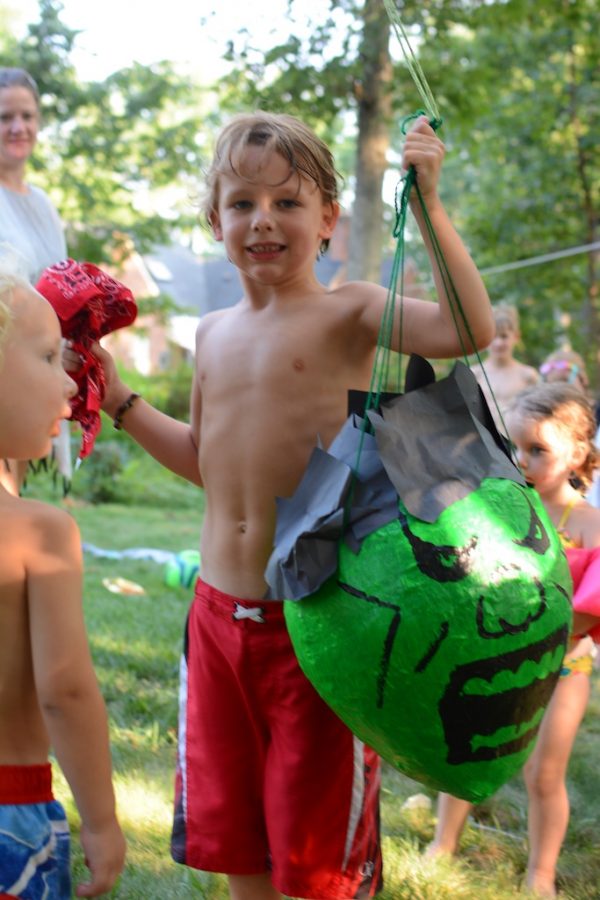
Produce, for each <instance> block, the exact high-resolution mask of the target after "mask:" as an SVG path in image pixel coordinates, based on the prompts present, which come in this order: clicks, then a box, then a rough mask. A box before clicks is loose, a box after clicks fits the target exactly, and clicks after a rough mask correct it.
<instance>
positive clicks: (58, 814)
mask: <svg viewBox="0 0 600 900" xmlns="http://www.w3.org/2000/svg"><path fill="white" fill-rule="evenodd" d="M75 390H76V388H75V384H74V382H73V381H72V379H71V378H69V376H68V375H67V374H66V372H65V371H64V369H63V366H62V360H61V335H60V327H59V323H58V319H57V317H56V315H55V313H54V311H53V309H52V307H51V306H50V304H49V303H47V301H46V300H44V298H43V297H41V296H40V295H39V294H38V293H37V292H36V291H35V290H34V289H33V288H32V287H31V286H30V285H29V284H28V283H27V282H26V281H23V280H21V279H20V278H19V277H18V276H17V275H16V274H13V273H11V271H10V267H9V265H8V264H7V263H5V262H4V261H0V459H6V458H7V457H10V458H12V459H21V460H27V459H39V458H40V457H43V456H45V455H46V454H47V453H48V452H49V450H50V446H51V441H52V438H53V437H54V436H55V435H57V434H58V430H59V425H60V422H61V420H62V419H65V418H68V417H69V416H70V408H69V403H68V401H69V398H70V397H71V396H73V394H74V392H75ZM9 487H10V486H9ZM0 534H1V535H2V539H1V541H0V894H1V895H2V896H3V897H4V896H15V897H21V896H23V897H27V898H28V900H29V898H30V900H38V898H39V900H43V898H47V897H48V898H52V900H68V898H70V897H71V896H72V894H71V885H70V869H69V828H68V823H67V820H66V817H65V814H64V810H63V809H62V806H61V805H60V804H59V803H58V802H57V801H56V800H54V798H53V795H52V785H51V768H50V763H49V762H48V754H49V750H50V747H52V749H53V751H54V753H55V754H56V757H57V759H58V762H59V764H60V766H61V768H62V770H63V772H64V774H65V777H66V779H67V781H68V783H69V786H70V788H71V790H72V792H73V796H74V798H75V802H76V804H77V808H78V810H79V814H80V816H81V844H82V847H83V851H84V853H85V858H86V863H87V865H88V866H89V869H90V874H91V877H90V880H89V882H87V883H83V884H80V885H78V887H77V890H76V894H77V896H78V897H96V896H98V895H100V894H102V893H104V892H106V891H108V890H109V889H110V888H111V886H112V885H113V884H114V882H115V879H116V878H117V876H118V874H119V872H120V871H121V869H122V867H123V863H124V856H125V842H124V839H123V835H122V833H121V829H120V828H119V825H118V823H117V820H116V817H115V798H114V794H113V788H112V783H111V760H110V751H109V745H108V727H107V717H106V710H105V707H104V703H103V700H102V697H101V695H100V691H99V689H98V684H97V681H96V676H95V674H94V670H93V668H92V661H91V658H90V653H89V649H88V644H87V639H86V633H85V626H84V619H83V610H82V603H81V590H82V561H81V542H80V536H79V531H78V529H77V525H76V524H75V522H74V521H73V519H72V518H71V517H70V516H69V515H68V514H67V513H65V512H64V511H63V510H60V509H57V508H55V507H53V506H50V505H48V504H44V503H40V502H38V501H35V500H23V499H21V498H19V497H17V496H14V494H13V493H12V492H11V490H10V489H8V490H7V488H6V486H4V485H3V484H1V483H0Z"/></svg>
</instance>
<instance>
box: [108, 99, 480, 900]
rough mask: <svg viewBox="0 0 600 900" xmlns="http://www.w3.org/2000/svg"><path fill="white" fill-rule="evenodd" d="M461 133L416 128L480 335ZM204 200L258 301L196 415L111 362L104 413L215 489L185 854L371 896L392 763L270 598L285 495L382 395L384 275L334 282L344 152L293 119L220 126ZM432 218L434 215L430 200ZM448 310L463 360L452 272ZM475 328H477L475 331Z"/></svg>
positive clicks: (406, 330) (237, 312)
mask: <svg viewBox="0 0 600 900" xmlns="http://www.w3.org/2000/svg"><path fill="white" fill-rule="evenodd" d="M443 155H444V147H443V144H442V143H441V141H440V140H439V139H438V138H437V136H436V135H435V133H434V132H433V130H432V129H431V128H430V127H429V125H428V123H427V121H426V119H425V118H424V117H423V118H420V119H419V120H418V121H417V122H416V124H415V127H414V128H413V130H412V131H411V132H410V133H409V135H408V136H407V139H406V144H405V149H404V165H405V166H406V167H408V166H410V165H414V166H415V168H416V172H417V178H418V183H419V187H420V189H421V192H422V194H423V196H424V198H425V202H426V204H427V209H428V213H429V218H430V220H431V223H432V225H433V227H434V229H435V232H436V235H437V238H438V240H439V243H440V246H441V250H442V252H443V255H444V258H445V260H446V263H447V265H448V267H449V270H450V275H451V281H452V282H453V284H454V285H455V286H456V288H457V290H458V292H459V294H460V297H461V300H462V304H463V307H464V309H465V312H466V315H467V317H468V320H469V323H470V326H471V331H472V334H473V336H474V340H475V342H476V345H477V346H478V347H484V346H486V345H487V344H488V343H489V342H490V340H491V338H492V336H493V322H492V316H491V311H490V306H489V300H488V297H487V294H486V291H485V288H484V286H483V283H482V281H481V278H480V277H479V274H478V272H477V269H476V267H475V265H474V263H473V262H472V260H471V259H470V257H469V255H468V253H467V251H466V249H465V247H464V245H463V244H462V242H461V240H460V238H459V237H458V235H457V234H456V232H455V231H454V228H453V227H452V225H451V223H450V221H449V219H448V217H447V215H446V213H445V211H444V208H443V206H442V204H441V202H440V200H439V197H438V194H437V184H438V177H439V173H440V168H441V164H442V159H443ZM205 211H206V214H207V217H208V220H209V222H210V224H211V227H212V230H213V234H214V236H215V238H216V239H217V240H218V241H223V242H224V244H225V249H226V251H227V255H228V256H229V258H230V259H231V260H232V261H233V263H234V264H235V265H236V267H237V268H238V271H239V273H240V277H241V281H242V285H243V296H242V297H241V299H240V301H239V302H238V303H237V305H236V306H234V307H233V308H231V309H226V310H222V311H218V312H214V313H210V314H209V315H207V316H205V317H204V318H203V319H202V321H201V322H200V325H199V327H198V331H197V335H196V369H195V375H194V379H193V384H192V391H191V410H190V423H189V425H188V424H184V423H182V422H176V421H174V420H173V419H170V418H169V417H167V416H165V415H163V414H161V413H160V412H158V411H157V410H155V409H153V408H152V407H151V406H149V405H148V404H147V403H145V402H144V400H143V399H138V400H136V401H135V402H133V403H132V404H129V405H128V397H129V395H130V391H129V389H128V388H127V387H126V386H125V385H124V384H123V383H122V382H120V381H119V379H118V377H117V375H116V371H115V368H114V365H113V364H112V361H111V359H110V356H109V355H108V354H107V353H106V352H105V351H103V350H102V349H101V348H98V351H97V352H98V355H99V357H100V359H101V360H102V362H103V364H104V366H105V369H106V373H107V378H108V385H107V392H106V396H105V400H104V409H105V411H106V412H108V413H109V414H110V415H111V416H113V417H116V418H117V424H118V425H122V427H123V428H124V429H125V430H126V431H127V432H128V433H129V434H130V435H131V436H132V437H133V438H134V439H135V440H136V441H137V442H138V443H140V444H141V445H142V446H143V447H144V448H145V449H146V450H148V451H149V452H150V453H151V454H152V455H153V456H154V457H155V458H156V459H157V460H159V462H161V463H162V464H163V465H165V466H167V467H168V468H170V469H171V470H172V471H174V472H176V473H178V474H179V475H181V476H183V477H184V478H187V479H189V480H190V481H192V482H195V483H196V484H199V485H202V486H203V487H204V490H205V491H206V515H205V519H204V524H203V528H202V536H201V554H202V570H201V578H200V580H199V583H198V586H197V590H196V597H195V599H194V602H193V604H192V607H191V609H190V614H189V618H188V624H187V630H186V641H185V654H184V658H183V661H182V689H181V698H182V703H181V710H180V713H181V715H180V746H179V764H178V772H177V782H176V808H175V824H174V830H173V841H172V852H173V855H174V857H175V859H177V860H178V861H179V862H182V863H185V864H187V865H190V866H193V867H195V868H199V869H205V870H209V871H216V872H223V873H226V874H227V875H228V876H229V887H230V892H231V897H232V898H234V900H279V898H281V896H282V894H287V895H289V896H293V897H302V898H307V897H311V898H320V900H341V898H351V897H356V898H363V897H365V898H366V897H371V896H373V895H374V894H375V893H376V891H377V889H378V886H379V884H380V878H381V855H380V849H379V830H378V787H379V767H378V759H377V757H376V755H375V754H374V753H373V751H371V750H370V749H369V748H367V747H364V746H363V745H362V744H361V743H360V742H359V741H358V740H357V739H356V738H354V737H353V735H352V734H351V733H350V732H349V731H348V730H347V729H346V727H345V726H344V725H342V723H341V722H340V721H339V720H338V719H337V718H336V717H335V716H334V715H333V713H331V712H330V711H329V709H328V708H327V707H325V705H324V704H323V703H322V701H321V700H320V699H319V697H318V696H317V695H316V693H315V692H314V690H313V689H312V687H311V686H310V685H309V684H308V682H307V681H306V679H305V678H304V676H303V675H302V673H301V671H300V669H299V667H298V664H297V662H296V659H295V656H294V653H293V650H292V648H291V645H290V642H289V638H288V636H287V632H286V630H285V623H284V620H283V614H282V603H281V602H279V601H271V600H269V601H267V600H264V597H265V593H266V583H265V580H264V571H265V566H266V563H267V560H268V558H269V555H270V553H271V550H272V547H273V535H274V527H275V498H276V497H278V496H289V495H291V494H292V493H293V492H294V490H295V488H296V486H297V485H298V483H299V481H300V478H301V477H302V475H303V473H304V470H305V467H306V465H307V462H308V459H309V455H310V453H311V451H312V450H313V448H314V447H315V445H316V444H317V442H318V441H319V440H320V441H322V442H323V444H324V445H325V446H327V445H328V444H329V443H330V442H331V441H332V439H333V438H334V436H335V435H336V434H337V432H338V430H339V429H340V427H341V426H342V424H343V422H344V421H345V418H346V415H347V394H348V390H349V389H351V388H356V389H359V390H367V389H368V386H369V382H370V376H371V369H372V366H373V359H374V353H375V349H376V344H377V337H378V332H379V325H380V321H381V317H382V313H383V310H384V305H385V301H386V294H387V292H386V290H385V288H383V287H381V286H379V285H376V284H370V283H366V282H363V283H349V284H343V285H341V286H340V287H338V288H336V289H334V290H328V289H327V288H326V287H325V286H323V285H322V284H320V283H319V281H318V280H317V278H316V276H315V273H314V263H315V260H316V258H317V256H318V254H319V252H320V250H322V249H323V248H324V247H326V246H327V243H328V241H329V239H330V237H331V235H332V233H333V229H334V227H335V224H336V220H337V217H338V211H339V208H338V202H337V184H336V171H335V167H334V163H333V159H332V157H331V154H330V152H329V150H328V148H327V147H326V146H325V145H324V144H323V143H322V142H321V141H320V140H319V139H318V138H317V137H316V136H315V135H314V134H313V133H312V131H310V130H309V129H308V128H307V127H306V126H304V125H303V124H302V123H301V122H300V121H298V120H297V119H295V118H293V117H291V116H287V115H272V114H268V113H256V114H252V115H242V116H239V117H237V118H235V119H233V120H232V122H231V123H230V124H229V125H228V126H227V127H226V128H225V129H224V130H223V131H222V133H221V135H220V138H219V140H218V143H217V148H216V153H215V157H214V160H213V164H212V166H211V169H210V172H209V174H208V182H207V194H206V204H205ZM415 212H416V214H417V216H418V219H419V222H420V224H421V225H423V222H422V220H421V217H420V214H419V212H418V210H415ZM435 277H436V284H437V287H438V291H439V297H440V302H439V304H436V303H432V302H425V301H420V300H414V299H410V298H406V299H405V301H404V322H403V329H402V333H403V345H402V348H401V349H402V350H403V351H404V352H412V351H414V352H416V353H420V354H423V355H424V356H430V357H443V358H447V357H450V356H456V355H459V354H461V337H459V336H458V335H457V333H456V327H455V325H454V321H453V317H452V314H451V311H450V308H449V305H448V300H447V298H446V295H445V292H444V289H443V284H442V279H441V278H440V274H439V272H438V271H437V270H436V271H435ZM462 339H464V340H465V341H466V340H467V338H466V336H462Z"/></svg>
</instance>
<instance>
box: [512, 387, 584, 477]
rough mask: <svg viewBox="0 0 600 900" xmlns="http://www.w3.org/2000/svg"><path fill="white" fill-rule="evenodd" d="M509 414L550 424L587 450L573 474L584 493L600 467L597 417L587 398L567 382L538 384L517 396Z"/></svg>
mask: <svg viewBox="0 0 600 900" xmlns="http://www.w3.org/2000/svg"><path fill="white" fill-rule="evenodd" d="M508 412H509V413H511V414H513V415H518V416H523V418H528V419H534V420H535V421H536V422H543V421H546V420H548V421H551V422H552V423H553V424H554V425H555V426H556V427H557V428H558V429H560V431H561V432H562V433H563V434H564V435H565V436H566V437H567V438H568V439H569V440H571V441H573V443H575V444H577V443H581V444H583V445H584V446H585V447H587V454H586V458H585V460H584V462H583V464H582V465H581V466H580V468H579V469H577V471H575V472H574V473H573V475H574V476H575V479H576V481H577V484H576V485H574V486H576V487H577V488H578V489H579V490H581V491H582V492H583V491H584V490H585V489H586V488H587V487H589V485H590V484H591V483H592V478H593V475H594V470H595V469H597V468H598V467H599V466H600V451H598V449H597V447H596V444H595V437H596V427H597V426H596V417H595V416H594V410H593V408H592V405H591V403H590V402H589V400H588V399H587V397H586V395H585V394H584V393H583V392H582V391H581V390H579V388H577V387H575V386H574V385H572V384H567V382H566V381H553V382H551V383H546V382H538V383H537V384H536V385H534V386H533V387H530V388H526V389H525V390H524V391H520V393H518V394H517V395H516V397H514V399H513V401H512V403H511V404H510V407H509V409H508Z"/></svg>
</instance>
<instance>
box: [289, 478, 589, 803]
mask: <svg viewBox="0 0 600 900" xmlns="http://www.w3.org/2000/svg"><path fill="white" fill-rule="evenodd" d="M570 593H571V577H570V574H569V569H568V566H567V563H566V559H565V556H564V553H563V551H562V548H561V546H560V542H559V539H558V536H557V535H556V532H555V530H554V528H553V526H552V524H551V522H550V520H549V519H548V516H547V514H546V512H545V510H544V508H543V506H542V504H541V501H540V500H539V498H538V496H537V494H536V493H535V492H534V491H532V490H530V489H528V488H524V487H521V486H519V485H517V484H515V483H514V482H512V481H510V480H505V479H496V478H488V479H485V480H484V481H483V482H482V483H481V485H480V486H479V488H478V489H477V490H475V491H473V492H472V493H471V494H469V495H468V496H467V497H464V498H463V499H461V500H459V501H457V502H456V503H454V504H452V505H451V506H449V507H448V508H446V509H445V510H444V512H443V513H442V514H441V515H440V517H439V518H438V519H437V521H436V522H434V523H427V522H423V521H422V520H420V519H417V518H415V517H414V516H412V515H411V514H410V513H408V512H407V510H406V509H405V508H404V507H403V505H402V504H401V503H400V504H399V512H398V518H397V519H396V520H395V521H393V522H390V523H389V524H386V525H385V526H383V527H382V528H379V529H378V530H376V531H375V532H373V533H372V534H370V535H369V536H368V537H367V538H366V539H365V540H364V541H363V543H362V546H361V547H360V550H359V551H358V553H353V552H352V551H351V550H350V549H349V548H348V547H347V546H345V545H343V544H341V545H340V555H339V566H338V571H337V572H336V574H335V576H333V577H331V578H330V579H329V580H328V581H326V582H325V584H324V585H322V587H321V588H319V589H318V590H317V591H316V593H314V594H312V595H311V596H310V597H308V598H306V599H304V600H301V601H298V602H293V603H292V602H286V604H285V610H286V620H287V624H288V629H289V632H290V635H291V638H292V641H293V644H294V648H295V650H296V653H297V655H298V659H299V661H300V664H301V666H302V668H303V670H304V671H305V673H306V675H307V676H308V678H309V679H310V680H311V681H312V683H313V684H314V685H315V687H316V689H317V690H318V691H319V693H320V694H321V696H322V697H323V698H324V700H325V701H326V702H327V703H328V704H329V705H330V706H331V707H332V708H333V709H334V710H335V712H336V713H337V714H338V715H339V716H340V718H341V719H342V720H343V721H344V722H346V724H347V725H348V726H349V727H350V728H351V729H352V730H353V731H354V732H355V733H356V734H357V735H358V737H359V738H361V739H362V740H363V741H365V743H368V744H369V745H371V746H372V747H374V749H375V750H377V751H378V752H379V753H380V754H381V755H382V756H383V757H384V758H385V759H387V760H388V761H389V762H390V763H392V764H393V765H395V766H396V767H397V768H399V769H400V770H401V771H403V772H405V773H406V774H407V775H409V776H410V777H412V778H415V779H417V780H419V781H422V782H424V783H425V784H428V785H430V786H431V787H433V788H435V789H438V790H444V791H447V792H449V793H452V794H455V795H457V796H459V797H464V798H465V799H468V800H471V801H473V802H478V801H481V800H483V799H485V798H486V797H487V796H489V795H490V794H492V793H493V792H494V791H495V790H497V789H498V787H500V785H502V784H503V783H504V782H506V781H507V780H508V779H509V778H511V777H512V776H513V775H514V774H516V773H517V772H518V771H519V770H520V769H521V767H522V766H523V764H524V762H525V760H526V759H527V757H528V755H529V753H530V752H531V750H532V749H533V745H534V739H535V736H536V733H537V730H538V728H539V725H540V721H541V718H542V715H543V712H544V709H545V707H546V705H547V703H548V701H549V699H550V696H551V694H552V690H553V688H554V685H555V683H556V679H557V678H558V674H559V671H560V666H561V663H562V658H563V655H564V651H565V647H566V642H567V636H568V631H569V626H570V620H571V605H570V599H569V598H570Z"/></svg>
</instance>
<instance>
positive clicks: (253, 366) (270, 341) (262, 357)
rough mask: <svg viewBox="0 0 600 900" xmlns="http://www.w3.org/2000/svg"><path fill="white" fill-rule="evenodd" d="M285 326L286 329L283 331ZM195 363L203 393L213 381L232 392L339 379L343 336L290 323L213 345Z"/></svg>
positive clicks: (344, 354)
mask: <svg viewBox="0 0 600 900" xmlns="http://www.w3.org/2000/svg"><path fill="white" fill-rule="evenodd" d="M286 326H287V327H286ZM207 349H208V352H206V353H204V354H203V356H202V358H200V359H199V374H200V379H201V385H202V387H203V390H205V389H206V388H208V387H209V386H210V385H211V384H212V385H213V386H214V383H215V382H217V383H219V384H221V385H223V384H229V385H230V386H231V387H233V386H239V387H240V388H243V387H244V386H246V387H247V386H251V385H254V386H260V385H269V384H272V385H277V384H279V385H282V384H285V385H288V386H289V387H293V386H295V385H298V386H301V385H304V386H308V385H317V384H319V383H322V385H323V387H324V388H325V386H326V382H329V381H330V380H331V379H334V380H337V378H338V377H340V376H342V373H343V372H345V371H346V370H347V368H348V356H347V349H348V348H347V347H346V345H345V343H344V340H343V337H342V336H341V335H339V334H335V333H334V332H333V331H332V330H331V329H329V328H328V327H327V326H326V324H325V323H321V325H319V323H318V322H316V323H311V324H310V325H306V324H304V323H303V324H299V323H296V322H294V321H293V320H291V321H289V322H284V323H282V324H281V325H278V326H276V327H275V326H274V327H270V328H268V329H259V328H255V329H252V328H249V329H247V330H246V331H245V332H244V333H237V334H235V333H230V334H229V336H228V339H227V340H225V341H221V340H219V341H216V342H215V343H214V345H213V346H212V347H210V348H207Z"/></svg>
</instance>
